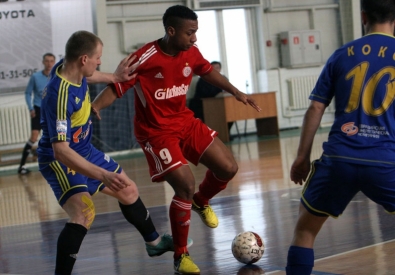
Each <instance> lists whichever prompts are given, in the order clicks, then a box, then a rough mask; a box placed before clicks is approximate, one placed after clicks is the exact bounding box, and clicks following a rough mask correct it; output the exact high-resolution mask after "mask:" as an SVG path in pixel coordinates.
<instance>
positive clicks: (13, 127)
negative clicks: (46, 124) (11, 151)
mask: <svg viewBox="0 0 395 275" xmlns="http://www.w3.org/2000/svg"><path fill="white" fill-rule="evenodd" d="M30 120H31V119H30V114H29V110H28V109H27V107H26V104H24V105H19V106H12V107H3V106H2V107H0V145H8V144H16V143H25V142H26V141H27V139H28V138H29V136H30V132H31V130H30Z"/></svg>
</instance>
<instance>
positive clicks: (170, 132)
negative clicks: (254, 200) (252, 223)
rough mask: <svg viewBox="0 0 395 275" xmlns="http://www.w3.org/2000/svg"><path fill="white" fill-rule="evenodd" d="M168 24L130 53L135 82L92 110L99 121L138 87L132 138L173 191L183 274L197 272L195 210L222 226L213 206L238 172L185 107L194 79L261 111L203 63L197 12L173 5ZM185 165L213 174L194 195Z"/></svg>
mask: <svg viewBox="0 0 395 275" xmlns="http://www.w3.org/2000/svg"><path fill="white" fill-rule="evenodd" d="M163 25H164V28H165V36H164V37H163V38H161V39H158V40H156V41H153V42H151V43H148V44H146V45H145V46H143V47H142V48H140V49H138V50H137V51H136V52H135V53H134V54H133V55H134V56H136V57H137V59H138V62H139V65H138V66H137V68H136V70H135V71H134V73H136V74H137V76H136V78H134V79H133V80H130V81H127V82H121V83H115V84H113V85H109V86H107V87H106V88H105V89H104V90H103V91H102V92H101V93H100V94H99V95H98V96H97V97H96V99H95V100H94V102H93V103H92V108H93V111H94V112H96V114H97V116H98V117H99V118H100V115H99V111H100V110H101V109H103V108H105V107H107V106H109V105H110V104H111V103H113V102H114V101H115V99H117V98H120V97H122V96H123V95H124V94H125V93H126V91H127V90H128V89H130V88H134V91H135V93H136V95H137V96H136V101H135V109H136V116H135V123H134V125H135V127H134V128H135V135H136V138H137V140H138V142H139V144H140V145H141V147H142V148H143V150H144V153H145V156H146V158H147V161H148V164H149V167H150V174H151V179H152V181H154V182H159V181H164V180H165V181H167V182H168V183H169V184H170V185H171V186H172V188H173V189H174V192H175V195H174V197H173V199H172V202H171V204H170V213H169V216H170V223H171V229H172V233H173V241H174V249H175V252H174V269H175V271H176V272H177V273H181V274H199V273H200V270H199V268H198V266H197V265H196V264H195V263H194V262H193V260H192V259H191V257H190V256H189V252H188V249H187V237H188V231H189V224H190V218H191V209H192V210H194V211H195V212H197V213H198V214H199V215H200V217H201V219H202V221H203V222H204V223H205V224H206V225H207V226H208V227H211V228H215V227H217V226H218V219H217V217H216V215H215V213H214V211H213V210H212V208H211V207H210V205H209V200H210V199H211V198H213V197H214V196H215V195H216V194H218V193H219V192H220V191H221V190H223V189H224V188H225V187H226V185H227V184H228V182H229V181H230V180H231V179H232V178H233V177H234V175H235V174H236V172H237V170H238V166H237V163H236V161H235V159H234V158H233V155H232V153H231V152H230V150H229V149H228V148H227V147H226V146H225V145H224V144H223V143H222V142H221V141H220V140H219V139H218V137H216V136H217V132H216V131H215V130H213V129H210V128H209V127H207V126H206V125H205V124H204V123H203V122H202V121H201V120H199V119H195V118H194V114H193V112H192V111H191V110H190V109H188V108H187V107H186V93H187V92H188V89H189V85H190V83H191V80H192V75H193V74H196V75H200V76H201V77H202V78H203V79H204V80H205V81H207V82H209V83H211V84H213V85H215V86H217V87H219V88H221V89H223V90H225V91H227V92H229V93H231V94H232V95H233V96H234V97H235V98H236V99H237V100H238V101H240V102H242V103H244V104H249V105H251V106H252V107H253V108H255V109H256V110H257V111H260V107H259V106H257V104H256V103H255V101H254V100H253V99H252V98H251V97H249V96H248V95H246V94H244V93H242V92H241V91H239V90H238V89H237V88H235V87H234V86H233V85H232V84H231V83H230V82H229V81H228V80H227V79H226V78H225V77H223V76H222V75H221V74H220V73H219V72H217V71H216V70H213V67H212V66H211V64H210V62H208V61H207V60H206V59H204V58H203V56H202V54H201V53H200V51H199V49H198V48H197V47H196V45H195V42H196V41H197V38H196V31H197V30H198V21H197V15H196V13H195V12H193V11H192V10H190V9H189V8H187V7H185V6H180V5H176V6H172V7H169V8H168V9H167V10H166V12H165V14H164V15H163ZM188 161H190V162H191V163H193V164H194V165H198V163H202V164H203V165H205V166H206V167H207V168H208V170H207V173H206V176H205V178H204V180H203V182H202V183H201V184H200V185H199V191H198V192H197V193H195V178H194V176H193V174H192V171H191V169H190V167H189V165H188Z"/></svg>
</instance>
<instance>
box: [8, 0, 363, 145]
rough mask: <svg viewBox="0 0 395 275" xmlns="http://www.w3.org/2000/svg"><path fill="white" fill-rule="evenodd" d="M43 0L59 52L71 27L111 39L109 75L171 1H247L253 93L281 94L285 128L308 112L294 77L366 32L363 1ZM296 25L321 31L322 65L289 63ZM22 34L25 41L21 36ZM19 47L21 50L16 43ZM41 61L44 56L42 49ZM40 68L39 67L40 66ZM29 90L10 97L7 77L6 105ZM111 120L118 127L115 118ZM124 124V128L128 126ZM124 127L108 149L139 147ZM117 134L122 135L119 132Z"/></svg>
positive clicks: (158, 32) (240, 1)
mask: <svg viewBox="0 0 395 275" xmlns="http://www.w3.org/2000/svg"><path fill="white" fill-rule="evenodd" d="M12 1H14V0H10V2H12ZM28 1H31V2H33V0H25V1H23V2H24V3H28ZM14 2H15V1H14ZM34 2H35V3H37V2H40V1H34ZM41 2H44V3H47V4H48V3H50V7H51V8H50V17H51V22H52V25H51V26H52V40H53V41H55V42H56V43H57V45H56V49H59V47H60V44H64V43H65V41H66V40H67V38H68V37H69V35H70V34H71V32H72V31H75V30H77V29H87V28H88V29H89V26H90V22H92V25H91V26H90V28H92V30H93V31H94V32H95V33H97V34H98V35H99V36H100V37H101V39H102V40H103V42H104V49H103V57H102V65H101V67H100V70H102V71H106V72H112V71H114V70H115V68H116V66H117V65H118V63H119V61H120V60H121V59H122V58H123V57H125V56H126V55H127V53H130V52H132V51H134V50H136V49H137V48H138V47H140V46H141V45H142V44H144V43H146V42H149V41H152V40H154V39H158V38H160V37H162V36H163V35H164V29H163V26H162V21H161V20H162V15H163V13H164V11H165V10H166V8H167V7H169V6H171V5H175V4H181V5H187V6H189V7H190V8H192V9H194V10H197V11H199V10H206V9H215V10H216V11H221V10H222V9H230V8H242V7H243V6H244V7H245V8H246V21H247V26H248V30H247V32H248V33H247V35H248V40H249V44H250V48H251V60H252V62H251V64H252V65H251V66H252V68H251V71H252V72H254V76H253V82H254V83H253V86H254V87H257V88H256V89H255V90H254V91H253V92H266V91H276V92H277V93H276V98H277V110H278V120H279V126H280V129H287V128H293V127H299V126H300V125H301V123H302V118H303V114H304V111H305V110H303V109H302V110H300V109H294V108H292V106H291V105H292V104H291V101H292V98H291V92H290V86H289V83H290V79H293V78H303V77H304V76H317V75H318V74H319V73H320V71H321V69H322V66H323V64H324V62H325V61H326V60H327V58H328V57H329V56H330V54H331V53H332V52H333V51H334V50H335V49H336V48H338V47H339V46H341V45H343V44H344V43H346V42H348V41H350V40H353V39H355V38H357V37H360V36H361V23H360V4H359V0H342V1H338V0H298V1H294V0H237V1H235V0H227V1H210V0H187V1H178V0H155V1H150V0H148V1H147V0H145V1H142V0H107V1H106V0H85V1H77V0H41ZM89 2H90V5H89ZM5 3H7V2H3V3H0V13H1V12H3V10H4V7H5V6H4V5H5ZM21 3H22V2H21ZM81 3H84V4H83V6H82V7H79V8H78V9H75V7H74V8H73V5H76V4H81ZM14 4H15V3H14ZM207 7H209V8H207ZM75 10H78V11H79V13H78V16H73V15H70V13H68V12H67V11H70V12H71V13H72V12H73V11H75ZM4 21H5V20H4V16H3V17H2V18H0V24H4ZM62 26H63V27H65V28H66V31H54V29H57V28H58V27H62ZM297 30H318V31H320V33H321V44H320V45H321V49H322V57H323V58H322V63H321V64H315V65H314V66H302V67H298V68H289V67H284V66H282V63H283V62H282V61H283V60H282V58H281V54H280V46H281V44H280V43H281V41H280V39H279V34H280V33H281V32H284V31H297ZM55 34H56V35H57V36H59V35H60V36H63V38H59V37H55V36H54V35H55ZM5 36H6V35H5ZM235 36H237V33H235ZM20 39H21V40H23V38H22V37H21V38H20ZM59 43H60V44H59ZM13 46H14V47H15V48H18V46H17V45H13ZM51 49H52V50H54V49H55V48H54V46H52V48H50V47H48V49H45V51H47V50H51ZM56 54H57V56H61V55H62V53H61V52H59V53H58V50H57V52H56ZM3 58H4V54H3V52H0V63H1V62H2V59H3ZM38 58H41V53H40V56H38ZM37 66H40V64H38V65H37ZM27 80H28V79H26V83H27ZM3 87H4V85H3ZM101 88H102V86H97V87H93V89H92V91H93V92H96V93H97V92H99V90H100V89H101ZM23 89H24V87H19V89H16V90H15V89H14V90H13V91H12V95H11V96H10V95H4V93H3V94H1V90H2V85H1V81H0V99H1V100H0V108H1V107H2V106H4V105H5V104H7V103H6V102H10V101H12V102H19V103H20V104H24V97H23ZM95 89H96V91H95ZM308 89H310V88H308ZM10 98H11V99H10ZM133 100H134V99H133V98H129V99H128V100H126V101H125V102H122V103H117V104H121V105H122V106H116V107H114V108H113V109H114V111H117V112H118V113H117V114H115V113H111V110H109V111H108V112H109V114H108V117H110V118H111V117H113V118H114V117H119V111H120V110H124V112H125V114H127V116H129V115H133V113H132V111H131V110H129V108H130V106H132V105H131V102H133ZM306 100H307V99H306ZM3 103H4V104H3ZM118 107H119V108H118ZM332 121H333V112H331V111H328V112H327V113H326V114H325V116H324V118H323V124H324V125H326V124H330V123H331V122H332ZM106 123H108V124H109V125H112V123H111V121H109V122H106ZM102 124H103V123H102ZM238 125H239V126H240V127H239V128H240V129H243V128H244V127H245V125H244V121H242V122H238ZM98 128H99V129H98V131H99V132H98V133H97V135H98V136H105V135H108V133H109V130H108V129H105V128H104V125H102V126H99V127H98ZM119 128H122V126H120V127H119ZM124 128H126V129H127V131H128V132H127V133H125V134H122V136H124V137H125V138H122V139H126V140H124V141H122V142H121V141H119V140H116V139H115V140H114V138H111V137H110V138H109V140H105V141H103V142H101V143H102V144H106V148H107V147H108V148H113V149H114V150H118V148H116V147H117V144H120V143H121V144H123V143H125V142H126V143H127V144H128V143H132V146H131V147H133V146H134V145H133V144H134V139H133V137H132V138H130V135H131V134H130V133H131V132H132V131H133V129H132V126H130V125H129V124H128V125H127V127H124ZM246 129H247V132H254V131H255V130H256V129H255V124H254V121H247V122H246ZM100 131H101V132H102V133H100ZM232 131H233V132H232V133H233V134H234V133H235V130H234V129H232ZM114 132H117V133H118V130H115V131H114ZM114 134H115V133H114ZM116 135H119V134H116ZM103 149H104V148H103ZM104 150H106V149H104Z"/></svg>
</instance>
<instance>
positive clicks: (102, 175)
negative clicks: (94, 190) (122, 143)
mask: <svg viewBox="0 0 395 275" xmlns="http://www.w3.org/2000/svg"><path fill="white" fill-rule="evenodd" d="M52 148H53V150H54V156H55V159H56V160H58V161H59V162H61V163H63V164H64V165H66V166H67V167H68V168H70V169H71V170H74V171H76V172H77V173H80V174H83V175H85V176H87V177H89V178H92V179H97V180H100V181H101V182H103V183H104V184H105V185H106V186H107V187H108V188H110V189H111V190H112V191H114V192H117V191H119V190H120V189H123V188H125V187H126V186H128V185H129V184H130V183H129V181H125V180H124V179H123V177H122V176H121V175H119V174H117V173H113V172H109V171H107V170H105V169H103V168H101V167H99V166H97V165H94V164H93V163H91V162H89V161H87V160H86V159H85V158H83V157H81V156H80V155H79V154H78V153H77V152H76V151H74V150H73V149H71V148H70V146H69V143H68V142H65V141H60V142H54V143H52Z"/></svg>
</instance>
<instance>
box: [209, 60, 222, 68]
mask: <svg viewBox="0 0 395 275" xmlns="http://www.w3.org/2000/svg"><path fill="white" fill-rule="evenodd" d="M210 64H211V65H219V67H220V68H222V64H221V62H219V61H211V63H210Z"/></svg>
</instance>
